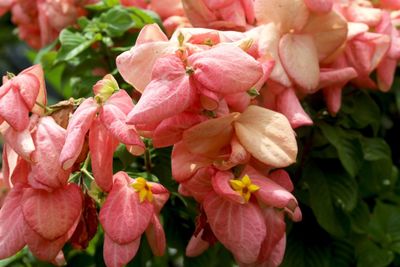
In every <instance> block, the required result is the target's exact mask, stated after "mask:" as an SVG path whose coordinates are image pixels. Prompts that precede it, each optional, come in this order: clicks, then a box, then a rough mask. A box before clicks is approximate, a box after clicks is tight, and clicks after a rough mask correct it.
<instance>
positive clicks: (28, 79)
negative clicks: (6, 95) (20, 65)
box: [11, 73, 40, 110]
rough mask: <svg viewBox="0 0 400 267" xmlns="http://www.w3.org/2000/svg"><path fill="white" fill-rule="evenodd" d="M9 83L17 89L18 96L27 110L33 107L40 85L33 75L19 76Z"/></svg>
mask: <svg viewBox="0 0 400 267" xmlns="http://www.w3.org/2000/svg"><path fill="white" fill-rule="evenodd" d="M11 82H12V83H13V84H14V86H16V87H17V88H18V89H19V94H20V95H21V97H22V99H23V100H24V102H25V105H26V107H27V108H28V109H29V110H32V108H33V107H34V106H35V104H36V103H35V102H36V98H37V96H38V94H39V89H40V83H39V80H38V79H37V78H36V76H35V75H33V74H29V73H26V74H23V73H22V74H19V75H18V76H16V77H15V78H13V79H12V80H11Z"/></svg>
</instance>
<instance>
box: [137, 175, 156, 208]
mask: <svg viewBox="0 0 400 267" xmlns="http://www.w3.org/2000/svg"><path fill="white" fill-rule="evenodd" d="M132 187H133V188H134V189H135V190H136V192H138V193H139V199H140V203H142V202H143V201H144V200H145V199H147V200H148V201H149V202H152V201H153V193H152V192H151V185H150V184H149V183H148V182H147V181H146V179H144V178H142V177H138V178H136V180H135V182H134V183H133V184H132Z"/></svg>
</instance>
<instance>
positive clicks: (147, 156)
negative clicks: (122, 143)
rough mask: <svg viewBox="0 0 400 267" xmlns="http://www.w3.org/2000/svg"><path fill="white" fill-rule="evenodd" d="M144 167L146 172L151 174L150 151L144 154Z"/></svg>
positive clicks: (147, 150)
mask: <svg viewBox="0 0 400 267" xmlns="http://www.w3.org/2000/svg"><path fill="white" fill-rule="evenodd" d="M144 166H145V167H146V172H148V173H151V157H150V149H148V148H147V149H146V151H145V152H144Z"/></svg>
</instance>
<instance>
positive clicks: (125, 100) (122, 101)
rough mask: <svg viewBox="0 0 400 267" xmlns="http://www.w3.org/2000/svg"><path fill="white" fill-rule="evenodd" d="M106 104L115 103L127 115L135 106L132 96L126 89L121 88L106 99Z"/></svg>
mask: <svg viewBox="0 0 400 267" xmlns="http://www.w3.org/2000/svg"><path fill="white" fill-rule="evenodd" d="M105 104H106V105H114V106H116V107H118V108H119V109H120V110H121V111H122V112H123V113H124V114H125V115H127V114H128V113H129V112H131V110H132V109H133V108H134V106H135V105H134V104H133V102H132V98H131V97H130V96H129V94H128V93H127V92H126V91H125V90H122V89H120V90H119V91H118V92H116V93H114V94H112V95H111V96H110V97H109V98H108V99H107V101H106V103H105Z"/></svg>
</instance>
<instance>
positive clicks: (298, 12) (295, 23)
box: [254, 0, 309, 33]
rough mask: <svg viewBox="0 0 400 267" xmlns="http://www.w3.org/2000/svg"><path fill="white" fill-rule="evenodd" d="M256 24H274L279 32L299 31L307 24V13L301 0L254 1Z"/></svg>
mask: <svg viewBox="0 0 400 267" xmlns="http://www.w3.org/2000/svg"><path fill="white" fill-rule="evenodd" d="M254 10H255V13H256V18H257V21H258V23H260V24H261V23H262V24H266V23H269V22H273V23H275V24H276V25H277V26H278V28H279V29H280V31H281V32H283V33H286V32H288V31H290V30H292V29H294V30H300V29H302V28H303V26H304V25H305V23H306V22H307V19H308V16H309V11H308V8H307V6H306V5H305V4H304V1H303V0H268V1H265V0H255V2H254Z"/></svg>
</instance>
